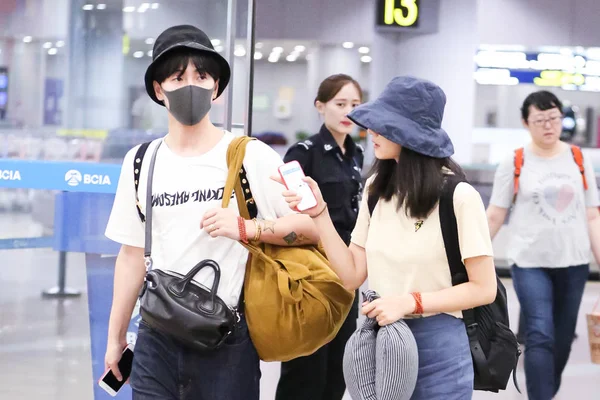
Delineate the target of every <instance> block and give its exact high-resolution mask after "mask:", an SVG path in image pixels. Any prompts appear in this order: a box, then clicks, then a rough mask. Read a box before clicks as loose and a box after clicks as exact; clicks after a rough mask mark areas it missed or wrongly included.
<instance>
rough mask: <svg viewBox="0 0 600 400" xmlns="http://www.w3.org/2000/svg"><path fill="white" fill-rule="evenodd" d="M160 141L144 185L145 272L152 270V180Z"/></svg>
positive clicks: (153, 153)
mask: <svg viewBox="0 0 600 400" xmlns="http://www.w3.org/2000/svg"><path fill="white" fill-rule="evenodd" d="M161 144H162V140H161V141H159V142H158V144H157V145H156V148H155V149H154V151H153V152H152V158H151V159H150V168H149V169H148V183H147V185H146V226H145V233H146V236H145V241H144V260H145V265H146V270H147V271H150V270H151V269H152V257H151V252H152V180H153V178H154V165H155V164H156V153H157V152H158V149H159V147H160V145H161Z"/></svg>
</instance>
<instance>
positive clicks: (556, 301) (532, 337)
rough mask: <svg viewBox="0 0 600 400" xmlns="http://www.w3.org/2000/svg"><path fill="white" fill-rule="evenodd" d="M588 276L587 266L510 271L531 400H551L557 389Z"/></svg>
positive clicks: (515, 268)
mask: <svg viewBox="0 0 600 400" xmlns="http://www.w3.org/2000/svg"><path fill="white" fill-rule="evenodd" d="M589 272H590V267H589V265H588V264H585V265H578V266H573V267H567V268H520V267H518V266H516V265H513V267H512V278H513V284H514V287H515V291H516V292H517V297H518V298H519V302H520V303H521V311H522V312H523V323H524V325H525V326H524V328H525V377H526V380H527V394H528V396H529V399H530V400H550V399H552V398H553V397H554V395H556V393H557V392H558V389H559V388H560V381H561V376H562V372H563V370H564V369H565V366H566V365H567V360H568V359H569V354H570V353H571V343H572V342H573V336H574V335H575V325H576V324H577V315H578V313H579V305H580V304H581V297H582V296H583V289H584V287H585V283H586V282H587V278H588V275H589Z"/></svg>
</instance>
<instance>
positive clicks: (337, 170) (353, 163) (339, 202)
mask: <svg viewBox="0 0 600 400" xmlns="http://www.w3.org/2000/svg"><path fill="white" fill-rule="evenodd" d="M344 147H345V149H346V154H344V153H342V149H340V147H339V146H338V144H337V142H336V141H335V139H334V138H333V135H332V134H331V132H329V130H328V129H327V128H326V127H325V125H323V126H322V127H321V131H320V132H319V133H317V134H316V135H313V136H311V137H310V138H309V139H307V140H305V141H303V142H298V143H296V144H295V145H293V146H292V147H290V149H289V150H288V152H287V154H286V155H285V157H284V161H285V162H289V161H292V160H297V161H298V162H299V163H300V165H301V166H302V169H303V170H304V173H305V174H306V175H308V176H310V177H311V178H313V179H314V180H315V181H316V182H317V183H318V184H319V188H320V189H321V192H322V193H323V199H324V200H325V202H327V206H328V207H329V214H330V215H331V220H332V221H333V225H334V226H335V229H336V230H337V232H338V234H339V235H340V237H341V238H342V239H343V240H344V242H345V243H346V244H347V245H348V244H350V236H351V234H352V230H353V229H354V225H355V224H356V217H357V216H358V206H359V204H360V196H361V193H362V188H363V187H362V177H361V171H362V167H363V159H364V154H363V153H364V150H363V148H362V147H361V146H360V145H357V144H356V143H354V141H353V140H352V138H351V137H350V135H348V136H346V140H345V142H344Z"/></svg>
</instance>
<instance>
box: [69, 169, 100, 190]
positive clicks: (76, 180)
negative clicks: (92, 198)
mask: <svg viewBox="0 0 600 400" xmlns="http://www.w3.org/2000/svg"><path fill="white" fill-rule="evenodd" d="M65 181H66V182H67V185H69V186H77V185H79V184H80V183H81V182H83V184H84V185H110V177H109V176H108V175H98V174H83V175H82V174H81V172H79V171H77V170H76V169H72V170H70V171H68V172H67V173H66V174H65Z"/></svg>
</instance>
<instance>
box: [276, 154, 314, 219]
mask: <svg viewBox="0 0 600 400" xmlns="http://www.w3.org/2000/svg"><path fill="white" fill-rule="evenodd" d="M279 175H281V179H282V180H283V183H284V184H285V187H286V188H287V189H288V190H292V191H294V192H296V193H297V194H298V195H299V196H302V200H301V201H300V204H298V206H297V207H296V208H297V209H298V211H304V210H309V209H311V208H313V207H315V206H316V205H317V199H316V198H315V195H314V194H313V191H312V189H311V188H310V186H308V184H307V183H306V182H304V181H303V180H302V178H304V177H305V175H304V171H303V170H302V167H301V166H300V163H299V162H298V161H295V160H294V161H290V162H288V163H286V164H284V165H282V166H281V167H279Z"/></svg>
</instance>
